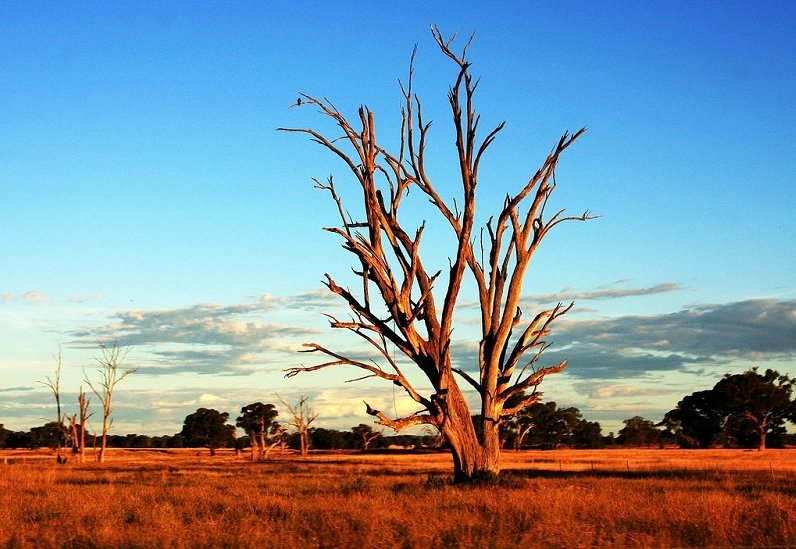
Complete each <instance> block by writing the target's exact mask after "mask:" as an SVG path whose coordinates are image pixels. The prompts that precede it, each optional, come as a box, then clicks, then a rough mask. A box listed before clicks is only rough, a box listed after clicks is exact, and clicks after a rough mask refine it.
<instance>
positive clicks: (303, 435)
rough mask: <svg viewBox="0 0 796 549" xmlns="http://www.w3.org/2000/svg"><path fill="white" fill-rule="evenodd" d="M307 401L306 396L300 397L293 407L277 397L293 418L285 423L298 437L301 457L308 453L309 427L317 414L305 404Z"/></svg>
mask: <svg viewBox="0 0 796 549" xmlns="http://www.w3.org/2000/svg"><path fill="white" fill-rule="evenodd" d="M277 396H278V395H277ZM308 400H309V397H308V396H306V395H301V396H300V397H299V400H298V402H297V403H296V405H295V406H294V405H292V404H290V403H289V402H287V401H286V400H285V399H283V398H282V397H279V401H280V402H281V403H282V404H283V405H284V406H285V407H286V408H287V410H288V412H290V415H291V416H292V417H293V421H287V422H285V423H286V425H288V426H290V427H295V429H296V432H297V433H298V436H299V448H300V450H301V455H302V456H306V455H307V454H308V453H309V450H310V425H311V424H312V422H313V421H315V418H317V417H318V414H317V412H315V411H314V410H313V409H312V408H310V407H309V405H308V404H307V401H308Z"/></svg>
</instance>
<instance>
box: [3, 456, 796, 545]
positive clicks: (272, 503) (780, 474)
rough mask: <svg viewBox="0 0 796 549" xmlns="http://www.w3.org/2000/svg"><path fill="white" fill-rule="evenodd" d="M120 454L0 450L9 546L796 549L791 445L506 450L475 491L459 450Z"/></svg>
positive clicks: (794, 460)
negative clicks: (454, 480) (465, 480)
mask: <svg viewBox="0 0 796 549" xmlns="http://www.w3.org/2000/svg"><path fill="white" fill-rule="evenodd" d="M108 452H109V453H111V454H112V456H111V457H112V459H110V460H109V461H108V462H107V463H106V464H103V465H99V464H79V463H71V462H70V463H69V464H67V465H60V466H59V465H56V464H55V462H54V460H53V459H52V455H51V454H50V452H49V451H44V450H40V451H24V452H23V451H4V452H0V470H1V471H2V474H0V545H2V546H9V547H42V546H46V547H66V546H69V547H202V546H204V547H209V546H213V547H219V546H244V547H245V546H258V547H308V546H309V547H342V546H361V547H414V546H430V547H442V546H444V547H516V546H524V547H534V546H544V547H575V546H584V545H596V546H602V547H610V546H680V547H697V546H698V547H703V546H794V545H796V491H795V490H794V489H793V486H794V480H796V451H792V450H776V451H775V450H768V451H764V452H744V451H738V450H703V451H686V450H603V451H589V450H584V451H573V450H555V451H547V452H542V451H522V452H512V451H508V452H505V453H504V460H503V469H504V471H506V473H507V474H506V475H504V477H502V478H501V479H500V480H498V481H495V482H494V483H488V484H483V485H472V486H454V485H452V484H451V483H450V478H449V474H450V470H451V467H450V459H451V458H450V455H449V454H445V453H421V454H413V453H399V452H393V453H387V452H382V453H378V452H374V453H357V452H349V453H343V452H311V453H310V455H309V456H308V457H306V458H303V459H299V458H296V457H295V455H294V454H293V453H288V454H282V455H277V456H276V459H272V460H269V461H265V462H252V461H248V460H246V459H243V458H241V459H236V458H235V453H234V452H233V451H231V450H219V451H218V454H217V456H215V457H212V458H211V457H208V454H207V451H206V450H205V451H201V452H198V451H196V450H160V451H153V450H137V451H132V450H116V449H109V450H108ZM507 503H508V505H507ZM498 511H499V512H498Z"/></svg>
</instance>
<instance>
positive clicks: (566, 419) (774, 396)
mask: <svg viewBox="0 0 796 549" xmlns="http://www.w3.org/2000/svg"><path fill="white" fill-rule="evenodd" d="M794 382H796V380H792V379H790V378H789V377H788V376H787V375H784V374H780V373H779V372H777V371H775V370H770V369H768V370H766V371H765V373H763V374H761V373H759V372H758V369H757V368H752V369H751V370H748V371H746V372H743V373H741V374H727V375H725V376H724V377H723V378H722V379H721V380H719V381H718V382H717V383H716V384H715V385H714V387H713V388H712V389H709V390H704V391H697V392H694V393H692V394H690V395H687V396H685V397H683V399H682V400H680V402H678V403H677V407H676V408H674V409H673V410H671V411H669V412H667V413H666V414H665V415H664V417H663V420H662V421H660V422H659V423H655V422H653V421H651V420H648V419H645V418H643V417H641V416H634V417H631V418H629V419H626V420H624V422H623V424H624V426H623V427H622V429H620V430H619V432H618V433H617V434H616V436H615V435H614V434H613V433H609V434H608V435H603V434H602V428H601V426H600V424H599V423H598V422H596V421H587V420H585V419H583V418H582V415H581V412H580V410H578V409H577V408H574V407H564V408H559V407H558V405H557V404H556V403H555V402H553V401H550V402H535V403H533V404H531V405H530V406H526V407H525V408H523V409H522V410H521V411H520V412H519V413H518V414H516V415H515V416H514V417H513V418H511V419H510V420H509V421H506V422H504V423H503V424H502V425H501V429H500V438H501V444H502V445H503V447H504V448H511V449H523V448H537V449H553V448H558V447H562V446H566V447H571V448H603V447H607V446H615V445H618V446H625V447H665V446H670V445H677V446H680V447H682V448H713V447H725V448H757V449H763V448H781V447H783V446H785V445H790V444H796V435H791V434H788V433H787V432H786V429H785V422H786V421H792V422H796V402H794V399H793V398H792V390H793V385H794ZM280 401H281V402H282V404H283V405H284V406H285V407H286V408H287V409H288V411H289V413H290V416H291V417H290V418H289V419H288V421H285V422H284V423H279V422H278V421H277V420H276V418H277V416H278V415H279V412H278V410H277V408H276V406H275V405H273V404H264V403H262V402H255V403H252V404H248V405H246V406H244V407H242V408H241V415H240V416H238V417H237V419H236V422H235V425H231V424H229V423H228V421H229V414H228V413H227V412H219V411H218V410H214V409H211V408H199V409H198V410H196V412H194V413H192V414H189V415H188V416H186V418H185V421H184V424H183V428H182V430H181V431H180V432H179V433H176V434H174V435H162V436H148V435H139V434H127V435H112V434H107V435H106V445H107V447H109V448H198V447H202V448H207V449H208V450H209V452H210V454H211V455H212V454H215V452H216V450H217V449H219V448H234V449H237V450H244V449H250V451H251V457H252V459H266V458H267V457H268V454H269V452H270V451H271V450H272V449H273V448H275V447H281V448H290V449H294V450H299V451H300V452H302V453H306V451H307V450H308V449H309V448H313V449H316V450H379V449H387V448H392V449H397V448H415V449H417V448H441V447H444V444H443V442H442V439H441V437H440V436H439V433H436V432H431V431H430V430H429V431H426V432H424V433H423V434H420V435H417V434H414V435H412V434H402V435H396V436H388V435H385V434H384V433H383V432H382V431H381V430H374V428H373V427H372V426H371V425H369V424H364V423H362V424H359V425H357V426H355V427H352V428H351V429H349V430H342V431H341V430H337V429H328V428H324V427H310V425H311V424H312V422H313V421H314V420H315V418H316V417H317V414H316V413H315V412H313V410H312V409H311V408H310V407H309V405H308V399H307V398H306V397H305V396H303V395H302V397H301V398H300V399H299V401H298V403H297V404H296V405H295V406H294V405H291V404H289V403H287V402H285V401H284V400H282V399H281V398H280ZM236 427H238V428H240V429H241V430H243V431H244V432H245V433H246V434H245V435H244V436H241V437H237V436H236ZM92 439H93V440H92ZM98 439H99V436H96V435H94V436H89V437H88V440H87V441H86V446H87V447H89V446H90V445H93V446H94V447H95V448H96V447H97V445H98ZM62 443H63V423H61V422H55V421H52V422H49V423H46V424H44V425H42V426H39V427H33V428H32V429H30V430H29V431H26V432H17V431H11V430H8V429H5V428H4V427H3V425H2V424H0V448H37V447H49V448H53V449H58V448H60V445H61V444H62Z"/></svg>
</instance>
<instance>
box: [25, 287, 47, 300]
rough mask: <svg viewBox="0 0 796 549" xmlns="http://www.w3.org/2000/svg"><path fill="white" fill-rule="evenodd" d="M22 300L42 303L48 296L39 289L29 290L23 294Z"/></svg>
mask: <svg viewBox="0 0 796 549" xmlns="http://www.w3.org/2000/svg"><path fill="white" fill-rule="evenodd" d="M21 299H22V301H27V302H29V303H41V302H43V301H47V298H46V297H44V295H42V294H41V293H40V292H39V291H38V290H28V291H27V292H25V293H24V294H22V296H21Z"/></svg>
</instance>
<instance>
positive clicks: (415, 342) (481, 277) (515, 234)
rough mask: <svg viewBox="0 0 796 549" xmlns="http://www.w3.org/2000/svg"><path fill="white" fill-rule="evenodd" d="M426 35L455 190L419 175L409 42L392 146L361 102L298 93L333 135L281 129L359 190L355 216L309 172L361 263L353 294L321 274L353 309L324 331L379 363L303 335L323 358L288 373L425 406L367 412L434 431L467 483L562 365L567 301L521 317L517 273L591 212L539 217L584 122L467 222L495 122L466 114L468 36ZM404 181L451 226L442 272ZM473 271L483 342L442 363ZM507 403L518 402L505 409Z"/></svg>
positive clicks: (385, 421) (492, 464)
mask: <svg viewBox="0 0 796 549" xmlns="http://www.w3.org/2000/svg"><path fill="white" fill-rule="evenodd" d="M432 34H433V37H434V40H435V41H436V44H437V46H439V49H440V50H441V52H442V53H443V54H444V55H445V56H446V57H447V58H448V59H449V60H450V61H451V62H452V63H453V65H454V67H455V70H456V78H455V81H454V83H453V85H452V86H451V87H450V90H449V92H448V99H449V103H450V107H451V114H452V118H453V128H454V132H455V151H454V153H455V155H456V160H457V164H458V167H459V180H460V181H459V183H460V185H461V187H460V195H459V197H458V198H455V199H453V200H452V201H446V200H445V199H443V197H442V196H441V195H440V194H439V192H438V190H437V187H435V185H434V183H433V182H432V178H431V174H429V173H428V172H427V170H426V144H427V142H428V138H429V131H430V128H431V123H430V122H427V121H426V119H425V118H424V116H423V112H422V108H421V102H420V99H419V98H418V97H417V96H416V95H415V93H414V92H413V89H412V73H413V70H414V57H415V53H416V50H415V52H413V54H412V57H411V61H410V66H409V79H408V82H407V84H408V85H407V86H403V85H402V86H401V91H402V93H403V106H402V109H401V111H402V124H401V133H400V141H399V143H400V144H399V145H398V149H397V151H396V152H390V151H388V150H387V149H386V148H384V147H383V146H382V145H380V144H379V141H378V140H377V138H376V123H375V117H374V114H373V112H371V111H370V110H369V109H368V108H367V107H361V108H360V109H359V111H358V120H357V123H356V124H354V123H352V122H350V121H349V120H348V119H347V118H346V117H345V116H344V115H343V114H342V113H341V112H340V111H339V110H338V109H337V108H336V107H335V106H334V105H333V104H332V103H331V102H330V101H329V100H327V99H318V98H316V97H313V96H311V95H306V94H301V97H302V103H301V105H300V106H301V107H312V108H316V109H318V110H319V112H320V114H321V115H323V116H325V117H327V118H329V119H331V120H332V121H333V123H334V124H335V125H336V126H337V128H338V129H339V130H340V131H341V132H342V135H341V136H339V137H337V136H335V137H327V136H325V135H323V134H322V133H320V132H319V131H316V130H314V129H308V128H282V130H283V131H289V132H300V133H304V134H308V135H309V136H310V137H311V138H312V141H314V142H316V143H318V144H320V145H321V146H323V147H325V148H326V149H327V150H328V151H330V152H331V153H333V154H334V155H336V156H337V157H338V158H340V159H341V160H342V161H343V163H344V164H345V166H346V167H347V168H348V171H350V172H351V173H350V175H352V176H353V179H354V180H355V187H356V188H358V191H359V192H361V200H362V204H363V206H364V210H363V213H362V214H361V215H362V217H361V218H354V217H353V216H352V215H351V214H350V213H349V212H348V210H347V209H346V206H345V205H344V201H343V195H341V194H339V193H338V188H337V187H336V185H335V184H334V182H333V179H332V178H331V177H330V178H329V179H328V180H327V181H326V182H320V181H319V180H317V179H316V180H315V183H316V186H317V187H318V188H320V189H322V190H323V191H326V192H328V193H329V194H330V196H331V199H332V201H333V202H334V203H335V205H336V207H337V210H338V212H339V214H340V225H339V226H338V227H331V228H326V229H325V230H327V231H329V232H331V233H333V234H335V235H337V236H339V237H340V238H341V239H342V241H343V248H344V249H346V250H348V251H349V252H351V253H352V254H353V255H354V256H355V257H356V259H357V261H358V263H359V265H358V266H357V268H356V269H355V271H354V272H355V273H356V275H358V277H359V279H360V281H361V290H360V291H354V290H352V289H350V288H347V287H343V286H341V285H339V284H337V283H336V282H335V280H334V279H333V278H332V277H331V276H330V275H329V274H327V275H326V280H325V285H326V286H327V287H328V288H329V290H331V291H332V292H333V293H335V294H337V295H338V296H340V297H341V298H342V299H343V300H344V301H345V302H346V303H347V304H348V306H349V308H350V309H351V311H352V313H353V314H352V317H351V319H350V320H340V319H338V318H335V317H332V316H330V319H331V326H332V327H333V328H339V329H343V330H348V331H350V332H352V333H353V334H355V335H357V336H359V337H361V338H362V339H363V340H364V341H365V342H366V343H367V344H369V345H371V346H372V347H374V348H375V349H376V350H377V352H378V353H379V355H380V356H381V357H382V358H383V363H384V366H382V365H381V364H377V363H371V362H365V361H363V360H357V359H355V358H352V357H351V356H346V355H345V354H343V353H339V352H336V351H334V350H332V349H329V348H327V347H325V346H323V345H320V344H318V343H308V344H305V347H306V350H305V351H304V352H311V353H318V354H321V355H325V356H326V357H327V360H326V361H325V362H322V363H320V364H316V365H314V366H306V367H305V366H302V367H295V368H290V369H289V370H288V371H287V374H286V375H287V376H288V377H290V376H293V375H296V374H298V373H299V372H307V371H314V370H319V369H322V368H327V367H330V366H339V365H348V366H353V367H355V368H359V369H361V370H364V372H365V375H364V377H363V378H360V379H364V378H367V377H378V378H382V379H384V380H387V381H389V382H391V383H393V384H395V385H396V386H398V387H401V388H403V389H404V390H405V391H406V393H407V394H408V395H409V396H410V397H411V398H412V399H414V400H415V401H416V402H417V403H418V404H419V406H420V408H421V410H420V411H418V412H416V413H413V414H411V415H408V416H406V417H401V418H393V417H389V416H388V415H387V414H386V413H385V412H383V411H380V410H376V409H373V408H372V407H370V406H368V405H367V404H366V409H367V412H368V413H369V414H371V415H373V416H375V417H376V418H378V419H377V423H379V424H381V425H384V426H387V427H391V428H393V429H395V430H396V431H398V430H400V429H404V428H406V427H409V426H412V425H418V424H430V425H433V426H435V427H436V428H437V429H439V431H440V432H441V433H442V435H443V436H444V438H445V440H446V441H447V443H448V445H449V446H450V448H451V450H452V454H453V462H454V479H455V480H456V481H467V480H470V479H473V478H478V477H483V476H491V475H494V474H497V473H498V472H499V470H500V464H499V458H500V439H499V435H498V432H499V431H498V429H499V425H500V423H501V422H503V421H505V420H507V419H509V418H511V417H512V416H513V415H514V414H515V413H516V412H517V411H518V410H520V409H522V408H523V407H525V406H527V405H529V404H530V403H532V402H534V401H536V400H537V399H538V398H539V396H540V394H541V393H539V392H538V391H537V387H538V386H539V384H540V383H541V382H542V380H543V379H544V378H545V376H547V375H549V374H552V373H557V372H561V371H562V370H563V369H564V367H565V366H566V360H564V361H562V362H560V363H558V364H551V365H546V366H544V365H541V363H540V359H541V356H542V352H543V351H544V350H545V349H546V348H547V347H548V343H547V342H546V340H545V337H546V336H547V335H548V334H549V333H550V327H551V325H552V324H553V322H554V321H555V320H556V319H557V318H559V317H560V316H561V315H563V314H565V313H566V312H567V311H569V310H570V308H571V307H572V304H569V305H562V304H560V303H559V304H558V305H556V306H555V307H552V308H550V309H547V310H542V311H539V312H537V313H536V314H535V315H533V316H532V317H531V319H530V320H529V321H528V320H527V318H528V317H527V316H525V317H523V314H522V311H521V310H520V307H519V305H520V299H521V297H522V286H523V280H524V278H525V273H526V270H527V269H528V267H529V265H530V263H531V259H532V258H533V256H534V254H535V252H536V251H537V249H538V248H539V245H540V244H541V242H542V240H543V239H544V237H545V236H547V234H548V233H549V232H550V231H551V230H552V229H553V228H555V227H556V226H558V225H560V224H561V223H564V222H566V221H571V220H580V221H585V220H587V219H591V218H592V216H591V215H590V213H589V212H588V211H586V212H584V213H583V214H581V215H578V216H574V217H570V216H567V215H565V211H564V210H557V211H555V212H549V211H548V204H549V202H550V196H551V194H552V193H553V190H554V189H555V187H556V177H555V171H556V166H557V165H558V161H559V157H560V156H561V154H562V153H563V152H564V151H565V150H566V149H567V148H568V147H569V146H570V145H572V143H573V142H575V140H577V139H578V138H579V137H580V136H581V135H582V134H583V132H584V131H585V128H583V129H581V130H579V131H577V132H575V133H574V134H569V133H564V134H563V135H562V136H561V138H560V139H559V140H558V142H557V143H556V144H555V146H554V147H553V149H552V151H551V152H550V153H549V154H548V155H547V157H546V158H545V160H544V162H543V163H542V165H541V167H540V168H539V169H538V170H536V172H535V173H533V175H532V176H531V177H530V179H529V180H528V181H527V182H525V183H524V184H522V185H521V186H520V188H519V190H517V191H516V192H515V193H514V194H508V195H507V196H506V198H505V200H504V202H503V205H502V208H501V209H500V210H499V211H498V212H496V214H495V215H494V216H492V217H490V218H489V220H488V221H487V223H486V225H485V226H484V227H482V228H480V230H479V229H478V228H477V227H476V224H475V221H476V216H475V211H476V189H477V185H478V177H479V167H480V165H481V160H482V158H483V157H484V153H486V151H487V149H488V148H489V147H490V146H491V145H492V143H493V142H494V140H495V138H496V137H497V135H498V134H499V133H500V131H501V130H502V129H503V126H504V123H500V124H498V125H497V126H496V127H495V128H494V129H492V130H491V131H489V132H488V133H487V134H486V136H485V137H484V138H483V139H480V140H479V138H478V137H477V136H478V129H479V122H480V116H479V115H477V114H476V112H475V111H474V109H473V101H474V97H475V91H476V87H477V85H478V81H477V80H474V79H473V76H472V74H471V72H470V62H469V61H467V58H466V56H467V49H468V47H469V46H470V43H471V42H472V38H471V39H470V41H468V42H467V44H465V46H464V47H463V48H462V50H461V52H460V53H457V52H455V51H454V50H453V49H452V45H453V42H454V39H455V35H454V37H452V38H450V39H445V38H444V37H443V36H442V34H441V33H440V31H439V30H438V29H436V28H432ZM410 189H411V190H414V191H415V193H418V192H419V194H420V196H422V197H423V198H425V199H427V200H428V202H430V204H431V205H432V207H433V210H434V211H435V212H436V213H438V214H439V215H440V216H441V218H442V220H443V222H444V223H445V224H446V225H449V226H450V229H451V230H452V233H453V244H454V248H455V250H453V249H452V254H451V255H452V257H449V266H448V269H447V272H446V273H445V275H444V276H441V273H442V270H440V271H438V272H432V271H431V270H428V269H427V267H426V263H425V262H424V260H423V256H422V254H421V240H422V237H423V234H424V230H425V228H426V225H425V223H422V224H420V225H419V227H416V228H410V227H407V226H406V225H405V224H404V223H402V220H401V218H399V213H400V212H402V211H403V210H402V206H403V205H404V204H406V203H409V201H408V200H405V199H407V196H408V194H409V191H410ZM415 196H417V195H416V194H413V197H415ZM410 208H411V206H410ZM468 273H469V276H470V277H471V278H472V281H473V282H474V284H475V288H476V291H477V297H478V304H479V313H480V324H481V337H480V341H479V352H478V359H477V364H471V365H464V366H463V367H458V366H457V365H454V363H453V362H452V359H451V337H452V333H453V329H454V310H455V307H456V305H457V302H458V301H459V298H460V295H461V289H462V284H463V281H464V280H465V276H467V274H468ZM440 299H441V302H440V301H439V300H440ZM388 346H390V347H393V348H394V349H397V350H398V351H399V352H400V353H402V354H403V355H405V356H406V357H407V358H408V359H409V360H410V361H411V362H412V363H413V364H414V365H415V366H416V367H417V368H418V369H419V370H420V372H422V374H423V375H424V376H425V378H426V379H427V380H428V382H429V383H430V385H431V387H432V391H431V394H421V392H420V391H419V390H417V388H416V387H415V385H413V383H412V382H411V381H410V379H411V377H412V376H407V375H405V374H404V372H403V371H402V369H401V367H400V365H399V361H397V360H396V359H395V357H394V356H393V353H391V352H390V349H389V347H388ZM457 376H458V378H457ZM459 380H464V382H465V383H466V385H468V386H469V388H470V389H472V390H474V391H475V393H476V395H477V396H478V398H479V400H480V408H481V409H480V419H478V420H477V421H480V422H482V424H483V425H482V426H481V427H482V428H480V429H476V426H475V425H474V423H473V420H472V415H473V412H471V410H470V408H469V406H468V404H467V400H466V398H465V394H464V393H463V391H462V389H461V388H460V385H459ZM523 391H527V392H528V394H527V396H526V397H525V398H523V399H520V400H519V401H518V402H516V403H514V401H516V396H517V395H520V394H521V393H523ZM512 397H515V398H514V399H513V400H512V403H513V404H512V405H510V406H505V404H506V402H507V401H508V400H509V399H512ZM478 433H481V434H480V435H479V434H478Z"/></svg>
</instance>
